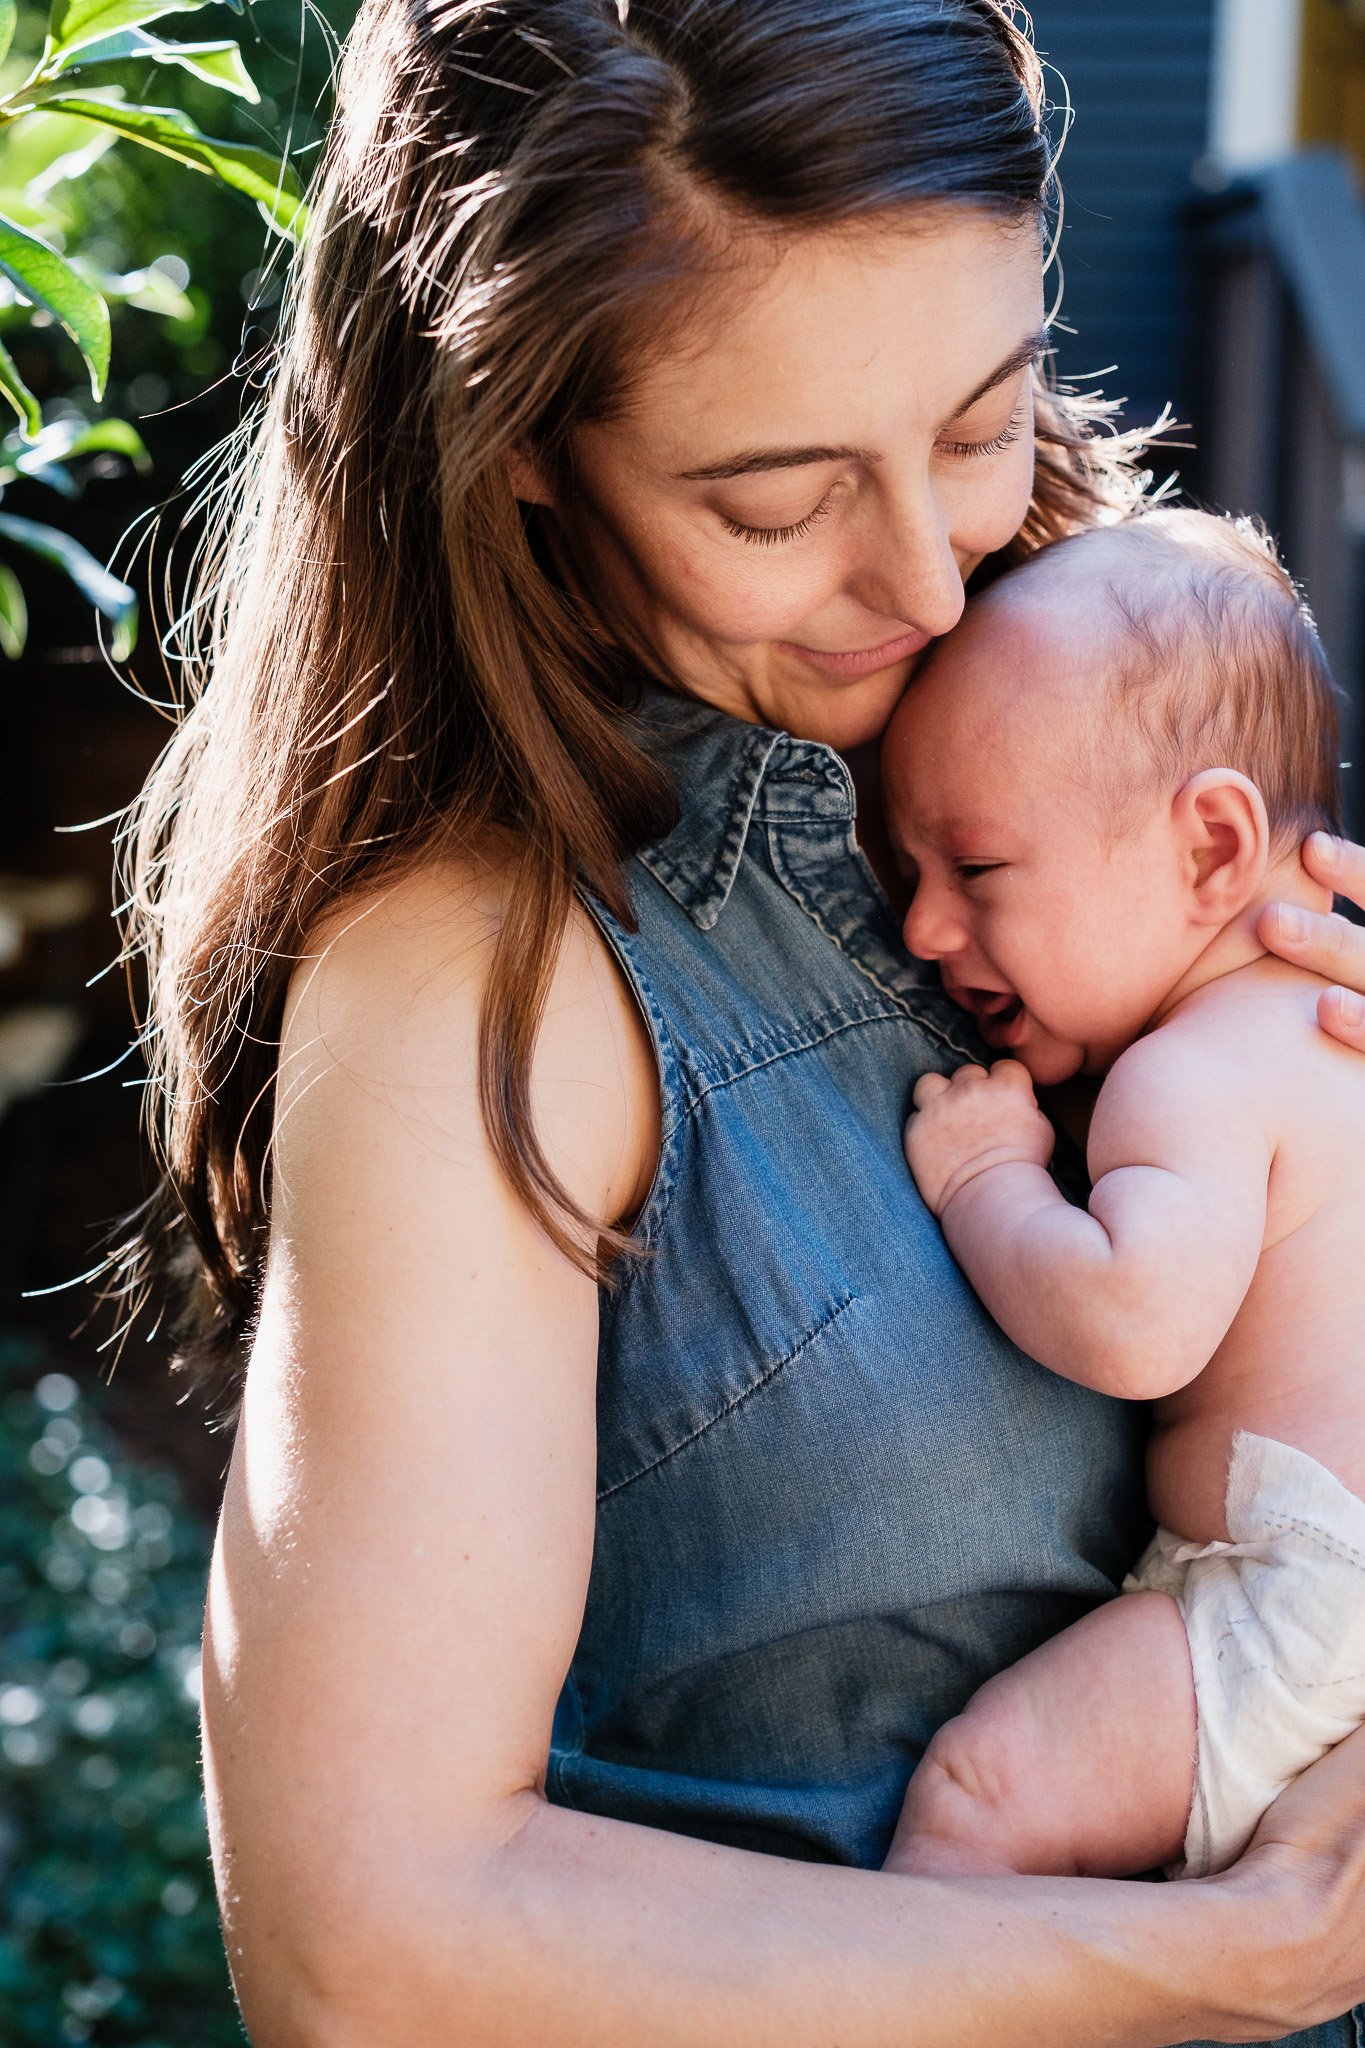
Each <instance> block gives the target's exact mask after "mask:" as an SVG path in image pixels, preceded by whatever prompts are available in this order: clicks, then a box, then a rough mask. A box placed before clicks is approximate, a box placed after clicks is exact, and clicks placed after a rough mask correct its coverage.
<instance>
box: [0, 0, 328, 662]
mask: <svg viewBox="0 0 1365 2048" xmlns="http://www.w3.org/2000/svg"><path fill="white" fill-rule="evenodd" d="M274 4H275V5H276V6H277V8H278V19H276V20H271V19H270V18H269V15H268V13H267V11H266V10H265V9H261V10H258V11H256V12H255V13H253V14H252V16H251V17H250V22H249V26H250V27H251V29H252V31H253V44H252V49H251V58H252V66H251V68H250V69H248V66H247V64H246V62H245V61H244V59H243V55H242V51H241V48H240V46H239V42H238V40H237V36H238V34H240V32H241V24H240V23H239V22H238V21H237V20H236V19H235V18H234V17H235V16H236V15H238V14H240V13H241V12H242V5H243V0H227V6H226V12H227V14H228V19H229V21H230V22H231V25H232V27H233V29H234V31H235V33H234V34H232V35H225V34H223V33H221V32H220V29H221V26H222V23H221V17H222V15H223V14H224V12H225V9H224V8H223V7H220V6H216V5H212V4H208V5H206V4H205V0H51V6H50V9H49V8H44V9H42V10H41V11H39V10H37V9H34V8H31V7H27V6H25V7H16V0H0V396H3V398H5V399H6V400H7V401H8V403H9V404H10V406H12V407H13V409H14V410H15V412H17V414H18V415H19V419H18V424H17V425H16V426H14V427H12V428H11V429H10V431H9V432H8V433H6V434H4V435H3V437H0V492H3V491H4V489H5V488H6V486H8V485H9V484H11V483H15V482H18V481H20V480H22V479H25V478H30V479H32V480H34V481H36V482H38V483H40V484H43V485H45V486H47V487H49V488H51V489H55V490H57V491H59V492H61V494H62V495H63V496H65V497H68V498H70V497H74V496H77V495H78V494H79V492H80V490H81V488H82V486H83V484H84V481H85V479H86V477H87V476H88V475H89V474H92V473H93V474H108V473H109V472H110V471H111V470H117V469H119V468H120V467H121V466H122V464H123V462H125V461H132V462H133V463H134V464H136V466H137V467H139V468H141V469H146V468H149V467H150V458H149V457H148V454H147V451H146V448H145V447H144V445H143V442H142V439H141V436H140V435H139V433H138V432H137V430H136V429H135V428H134V427H133V426H132V425H131V424H130V423H129V422H128V421H127V420H126V419H125V418H123V417H122V416H121V415H122V414H123V413H125V412H128V413H132V414H134V415H143V414H146V413H153V414H155V413H158V412H161V411H163V410H164V409H165V408H166V407H168V406H174V405H176V404H178V403H181V402H182V401H184V400H185V399H187V398H189V397H192V396H194V395H197V394H198V393H199V392H200V391H201V390H202V389H203V388H204V386H205V384H206V383H209V384H211V383H212V382H213V380H215V379H218V378H221V377H223V376H224V374H225V373H227V372H229V371H231V370H233V369H237V368H240V367H244V366H246V367H249V365H250V363H251V361H252V357H253V354H257V355H258V354H259V351H260V348H261V346H262V344H264V343H265V342H266V341H267V340H268V338H269V331H270V328H271V326H272V325H273V309H274V307H275V306H277V305H278V303H279V299H280V295H281V292H282V289H283V282H284V263H285V241H284V238H285V237H291V238H296V237H297V235H298V234H299V233H300V232H301V230H302V227H303V224H304V220H305V208H304V207H303V205H302V202H301V180H300V171H301V170H304V171H305V172H306V168H307V165H308V162H309V160H310V158H311V154H312V152H313V151H314V150H315V149H316V148H317V146H318V143H319V141H320V137H321V132H322V124H323V122H324V121H325V117H326V113H327V110H328V100H329V94H328V82H329V75H330V67H331V63H332V61H333V58H334V54H335V47H336V36H335V33H334V31H333V28H332V26H331V25H330V24H329V23H328V22H327V20H326V19H325V17H323V16H321V15H320V14H317V13H316V12H312V13H310V12H308V11H307V8H308V6H309V0H299V11H298V13H297V14H293V13H291V12H290V11H289V10H287V9H286V7H285V6H284V4H283V0H274ZM191 12H192V13H193V14H194V16H195V30H196V39H195V40H193V41H191V40H189V39H187V38H186V37H184V36H183V35H182V36H180V37H178V38H175V39H170V38H168V37H166V36H164V35H163V34H161V33H160V26H161V24H162V21H163V18H164V17H165V16H166V15H168V14H173V15H175V16H176V17H177V18H178V20H179V21H183V17H184V16H185V15H186V14H187V13H191ZM204 15H207V16H208V17H209V22H208V26H207V29H205V27H204V26H203V25H202V22H201V17H202V16H204ZM149 22H155V23H157V25H158V27H157V32H156V33H152V32H150V31H149V29H148V27H147V26H146V25H147V24H148V23H149ZM258 71H259V72H260V73H261V75H263V76H264V77H265V78H266V80H267V82H269V81H271V80H273V81H274V83H275V85H276V87H277V90H278V93H279V94H282V95H284V96H285V101H286V104H284V105H282V104H281V99H280V98H279V97H277V96H276V94H272V93H271V92H269V91H267V92H265V93H264V94H263V93H262V91H261V90H260V87H259V86H258V84H257V78H256V73H257V72H258ZM169 87H173V88H174V91H173V93H172V92H170V91H168V88H169ZM186 186H188V187H190V188H194V187H196V186H197V187H199V188H200V193H199V199H198V203H196V202H195V200H194V199H193V197H190V199H189V203H187V194H186V190H185V188H186ZM205 187H207V190H206V189H205ZM243 199H246V200H248V201H250V200H254V201H255V205H254V207H253V206H250V205H243V203H242V201H243ZM262 217H263V219H264V222H265V224H266V227H267V229H268V232H267V233H266V235H265V236H264V239H263V237H262ZM244 314H245V316H246V323H247V324H246V325H245V326H244V324H243V320H244ZM148 316H152V317H150V318H149V317H148ZM134 323H135V324H134ZM125 343H126V348H125ZM73 344H74V348H75V349H77V350H79V352H80V354H81V356H83V357H84V359H85V367H86V370H87V372H88V386H81V387H77V386H73V383H72V370H73V367H74V365H73V360H72V357H73V348H72V345H73ZM92 397H93V398H94V399H95V400H100V399H104V401H105V404H106V407H107V410H106V411H104V412H103V413H101V414H100V415H99V416H98V417H96V416H94V415H92V412H91V407H90V402H89V401H90V399H91V398H92ZM210 438H211V437H210ZM38 444H41V446H39V445H38ZM186 452H187V454H188V455H189V456H190V457H192V456H193V455H194V454H195V453H197V452H198V450H197V449H195V448H193V447H191V448H189V449H188V450H187V451H186ZM82 456H93V458H94V459H93V461H91V462H88V463H87V462H82V461H80V459H79V458H81V457H82ZM0 541H5V542H8V543H9V544H10V545H11V546H17V547H19V548H21V549H24V550H27V551H28V552H30V553H35V554H38V555H40V556H43V557H44V558H45V559H47V560H48V561H49V562H51V563H53V564H54V565H55V566H56V567H58V568H60V569H62V570H63V571H64V572H65V573H66V574H67V575H68V576H69V577H70V578H71V579H72V581H73V582H75V583H76V585H77V587H78V588H79V589H80V590H81V592H82V594H83V595H84V596H85V597H86V598H88V599H89V600H90V602H91V603H93V604H94V605H95V606H96V607H97V609H98V610H100V611H101V612H103V613H104V614H105V615H106V616H107V617H108V618H110V619H111V620H112V621H113V637H112V642H111V648H110V651H111V653H112V655H113V657H114V659H115V660H122V659H123V658H124V657H125V656H126V655H127V654H128V653H129V652H130V651H131V648H132V644H133V640H134V637H135V634H136V618H137V604H136V593H135V591H134V590H133V589H132V587H131V586H130V585H128V584H126V583H124V582H122V581H121V580H120V579H118V578H117V577H114V576H112V575H110V574H109V573H108V572H107V571H106V570H104V569H102V568H101V565H100V563H99V562H98V561H97V560H96V559H94V558H93V557H92V556H91V555H90V554H88V553H87V552H86V550H85V549H84V548H83V547H82V545H81V543H80V542H79V541H78V540H76V539H75V538H74V537H71V536H68V535H67V534H66V532H65V530H64V529H59V528H56V527H53V526H51V525H50V524H48V523H46V522H36V521H34V520H32V519H30V518H27V517H19V518H16V517H14V516H13V515H12V514H10V513H8V512H4V513H0ZM26 634H27V607H26V604H25V601H24V593H23V589H22V587H21V585H20V584H19V581H18V578H17V577H16V576H15V573H14V571H13V569H12V568H10V567H9V566H7V565H6V564H3V563H0V653H3V654H5V655H8V656H11V657H13V656H15V655H17V654H18V653H19V652H21V651H22V648H23V645H24V642H25V638H26Z"/></svg>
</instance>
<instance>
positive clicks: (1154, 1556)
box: [1123, 1430, 1365, 1877]
mask: <svg viewBox="0 0 1365 2048" xmlns="http://www.w3.org/2000/svg"><path fill="white" fill-rule="evenodd" d="M1227 1522H1228V1532H1229V1535H1230V1536H1231V1538H1232V1540H1231V1542H1228V1543H1221V1542H1220V1543H1187V1542H1186V1541H1185V1540H1184V1539H1183V1538H1182V1537H1180V1536H1177V1535H1174V1534H1173V1533H1172V1532H1171V1531H1170V1530H1169V1529H1158V1530H1157V1532H1156V1535H1155V1536H1154V1537H1153V1538H1152V1541H1151V1542H1150V1544H1149V1545H1148V1546H1147V1549H1146V1550H1145V1551H1144V1553H1143V1555H1142V1558H1141V1559H1140V1561H1139V1563H1138V1565H1137V1567H1136V1569H1135V1570H1134V1571H1132V1572H1130V1573H1129V1575H1128V1577H1127V1578H1126V1579H1125V1580H1124V1582H1123V1590H1124V1592H1125V1593H1137V1592H1158V1593H1169V1594H1171V1595H1172V1597H1173V1598H1174V1599H1175V1601H1176V1602H1177V1604H1178V1605H1179V1608H1180V1611H1181V1613H1182V1615H1183V1616H1184V1618H1185V1628H1186V1631H1187V1633H1188V1635H1189V1639H1190V1657H1191V1661H1192V1663H1193V1667H1194V1691H1195V1701H1196V1706H1197V1709H1198V1721H1199V1735H1198V1752H1197V1755H1196V1758H1195V1778H1194V1804H1193V1806H1192V1807H1191V1810H1190V1820H1189V1827H1188V1829H1187V1831H1186V1834H1185V1854H1184V1861H1183V1863H1177V1864H1174V1865H1172V1866H1171V1870H1170V1875H1172V1876H1183V1877H1205V1876H1207V1875H1208V1874H1209V1873H1210V1872H1211V1871H1215V1870H1222V1869H1224V1868H1225V1866H1226V1865H1227V1864H1229V1863H1231V1862H1233V1861H1235V1859H1236V1858H1237V1857H1238V1856H1240V1855H1241V1853H1242V1851H1243V1849H1244V1848H1245V1847H1246V1845H1247V1843H1248V1842H1249V1841H1250V1839H1251V1836H1252V1834H1253V1833H1254V1831H1255V1828H1256V1823H1257V1821H1258V1820H1259V1819H1260V1817H1261V1815H1262V1814H1263V1813H1264V1812H1265V1810H1266V1808H1267V1807H1268V1806H1269V1805H1270V1802H1271V1801H1272V1799H1274V1798H1275V1796H1276V1794H1277V1793H1280V1792H1282V1791H1283V1790H1284V1788H1285V1786H1286V1785H1287V1784H1288V1783H1289V1782H1290V1780H1291V1779H1292V1778H1296V1777H1297V1776H1298V1774H1299V1772H1300V1771H1303V1770H1306V1769H1307V1768H1308V1766H1309V1764H1311V1763H1313V1762H1315V1761H1316V1759H1317V1758H1318V1757H1320V1756H1322V1755H1323V1754H1324V1753H1325V1752H1326V1751H1327V1750H1329V1749H1330V1748H1331V1747H1332V1745H1333V1743H1336V1742H1340V1741H1341V1739H1342V1737H1343V1736H1344V1735H1349V1734H1350V1732H1351V1730H1352V1729H1353V1728H1354V1727H1356V1726H1357V1725H1358V1724H1359V1723H1360V1721H1361V1720H1362V1719H1365V1500H1361V1499H1360V1497H1359V1496H1358V1495H1357V1494H1354V1493H1352V1492H1351V1491H1350V1490H1349V1488H1347V1487H1345V1486H1343V1485H1342V1483H1341V1481H1340V1480H1339V1479H1336V1478H1334V1477H1333V1475H1332V1474H1331V1473H1330V1472H1329V1471H1328V1470H1327V1469H1326V1467H1325V1466H1323V1465H1320V1464H1319V1463H1318V1461H1317V1459H1316V1458H1310V1457H1309V1456H1308V1454H1307V1453H1306V1452H1304V1451H1298V1450H1294V1449H1293V1448H1292V1447H1291V1446H1290V1445H1289V1444H1282V1443H1277V1442H1276V1441H1275V1440H1274V1439H1273V1438H1271V1437H1265V1436H1252V1435H1250V1434H1249V1433H1248V1432H1247V1431H1245V1430H1238V1431H1237V1433H1236V1435H1235V1436H1234V1438H1233V1446H1232V1462H1231V1465H1230V1467H1229V1471H1228V1494H1227Z"/></svg>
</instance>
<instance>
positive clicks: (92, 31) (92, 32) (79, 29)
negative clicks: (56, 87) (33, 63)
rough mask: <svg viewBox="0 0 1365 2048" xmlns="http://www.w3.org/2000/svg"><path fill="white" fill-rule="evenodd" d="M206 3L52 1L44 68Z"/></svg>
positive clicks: (190, 0) (186, 0) (192, 0)
mask: <svg viewBox="0 0 1365 2048" xmlns="http://www.w3.org/2000/svg"><path fill="white" fill-rule="evenodd" d="M206 4H207V0H53V7H52V13H51V15H50V17H49V19H48V24H47V42H46V43H45V45H44V47H43V56H42V63H43V66H44V68H46V66H47V64H48V62H49V61H50V59H51V58H53V57H55V56H56V55H57V54H58V52H59V51H64V50H79V49H80V48H81V47H82V45H84V44H85V43H94V42H98V41H99V40H100V39H101V38H102V37H104V36H112V35H117V33H118V31H119V30H120V29H123V28H136V27H137V25H138V24H139V22H144V21H156V20H157V19H158V18H159V17H160V16H161V15H163V14H189V13H192V12H194V11H195V10H196V9H198V8H200V7H203V6H205V5H206ZM236 11H240V10H236Z"/></svg>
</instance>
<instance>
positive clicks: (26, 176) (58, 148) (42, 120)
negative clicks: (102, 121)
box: [0, 92, 122, 219]
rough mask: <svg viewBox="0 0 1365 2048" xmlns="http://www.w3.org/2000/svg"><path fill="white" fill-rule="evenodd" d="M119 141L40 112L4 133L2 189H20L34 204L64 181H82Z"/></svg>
mask: <svg viewBox="0 0 1365 2048" xmlns="http://www.w3.org/2000/svg"><path fill="white" fill-rule="evenodd" d="M94 96H95V97H96V98H98V93H96V94H95V95H94ZM119 97H122V94H121V92H120V94H119ZM117 141H118V137H117V136H116V135H113V134H111V133H110V131H109V129H107V128H97V127H96V126H95V124H94V122H93V121H77V120H75V119H74V118H73V117H72V116H71V115H70V114H47V113H44V112H43V111H42V110H41V109H37V110H35V111H34V112H33V113H31V114H26V115H25V116H24V118H23V120H22V121H12V122H10V123H8V124H7V126H5V127H4V128H3V129H0V185H2V186H6V187H15V188H18V189H19V190H21V191H23V192H24V193H25V194H26V195H27V197H28V198H29V199H30V200H32V199H33V198H34V197H35V196H42V195H44V194H46V193H47V192H48V191H49V190H50V188H51V187H52V186H53V185H57V184H60V183H61V181H62V179H64V178H73V177H79V176H80V174H81V172H82V171H85V170H88V169H89V167H90V165H91V164H92V163H94V162H95V161H96V159H97V158H98V157H101V156H102V155H103V154H104V152H105V150H106V149H112V148H113V146H114V144H115V143H116V142H117ZM7 210H8V209H7ZM15 218H16V219H22V218H23V216H22V215H16V216H15Z"/></svg>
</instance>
